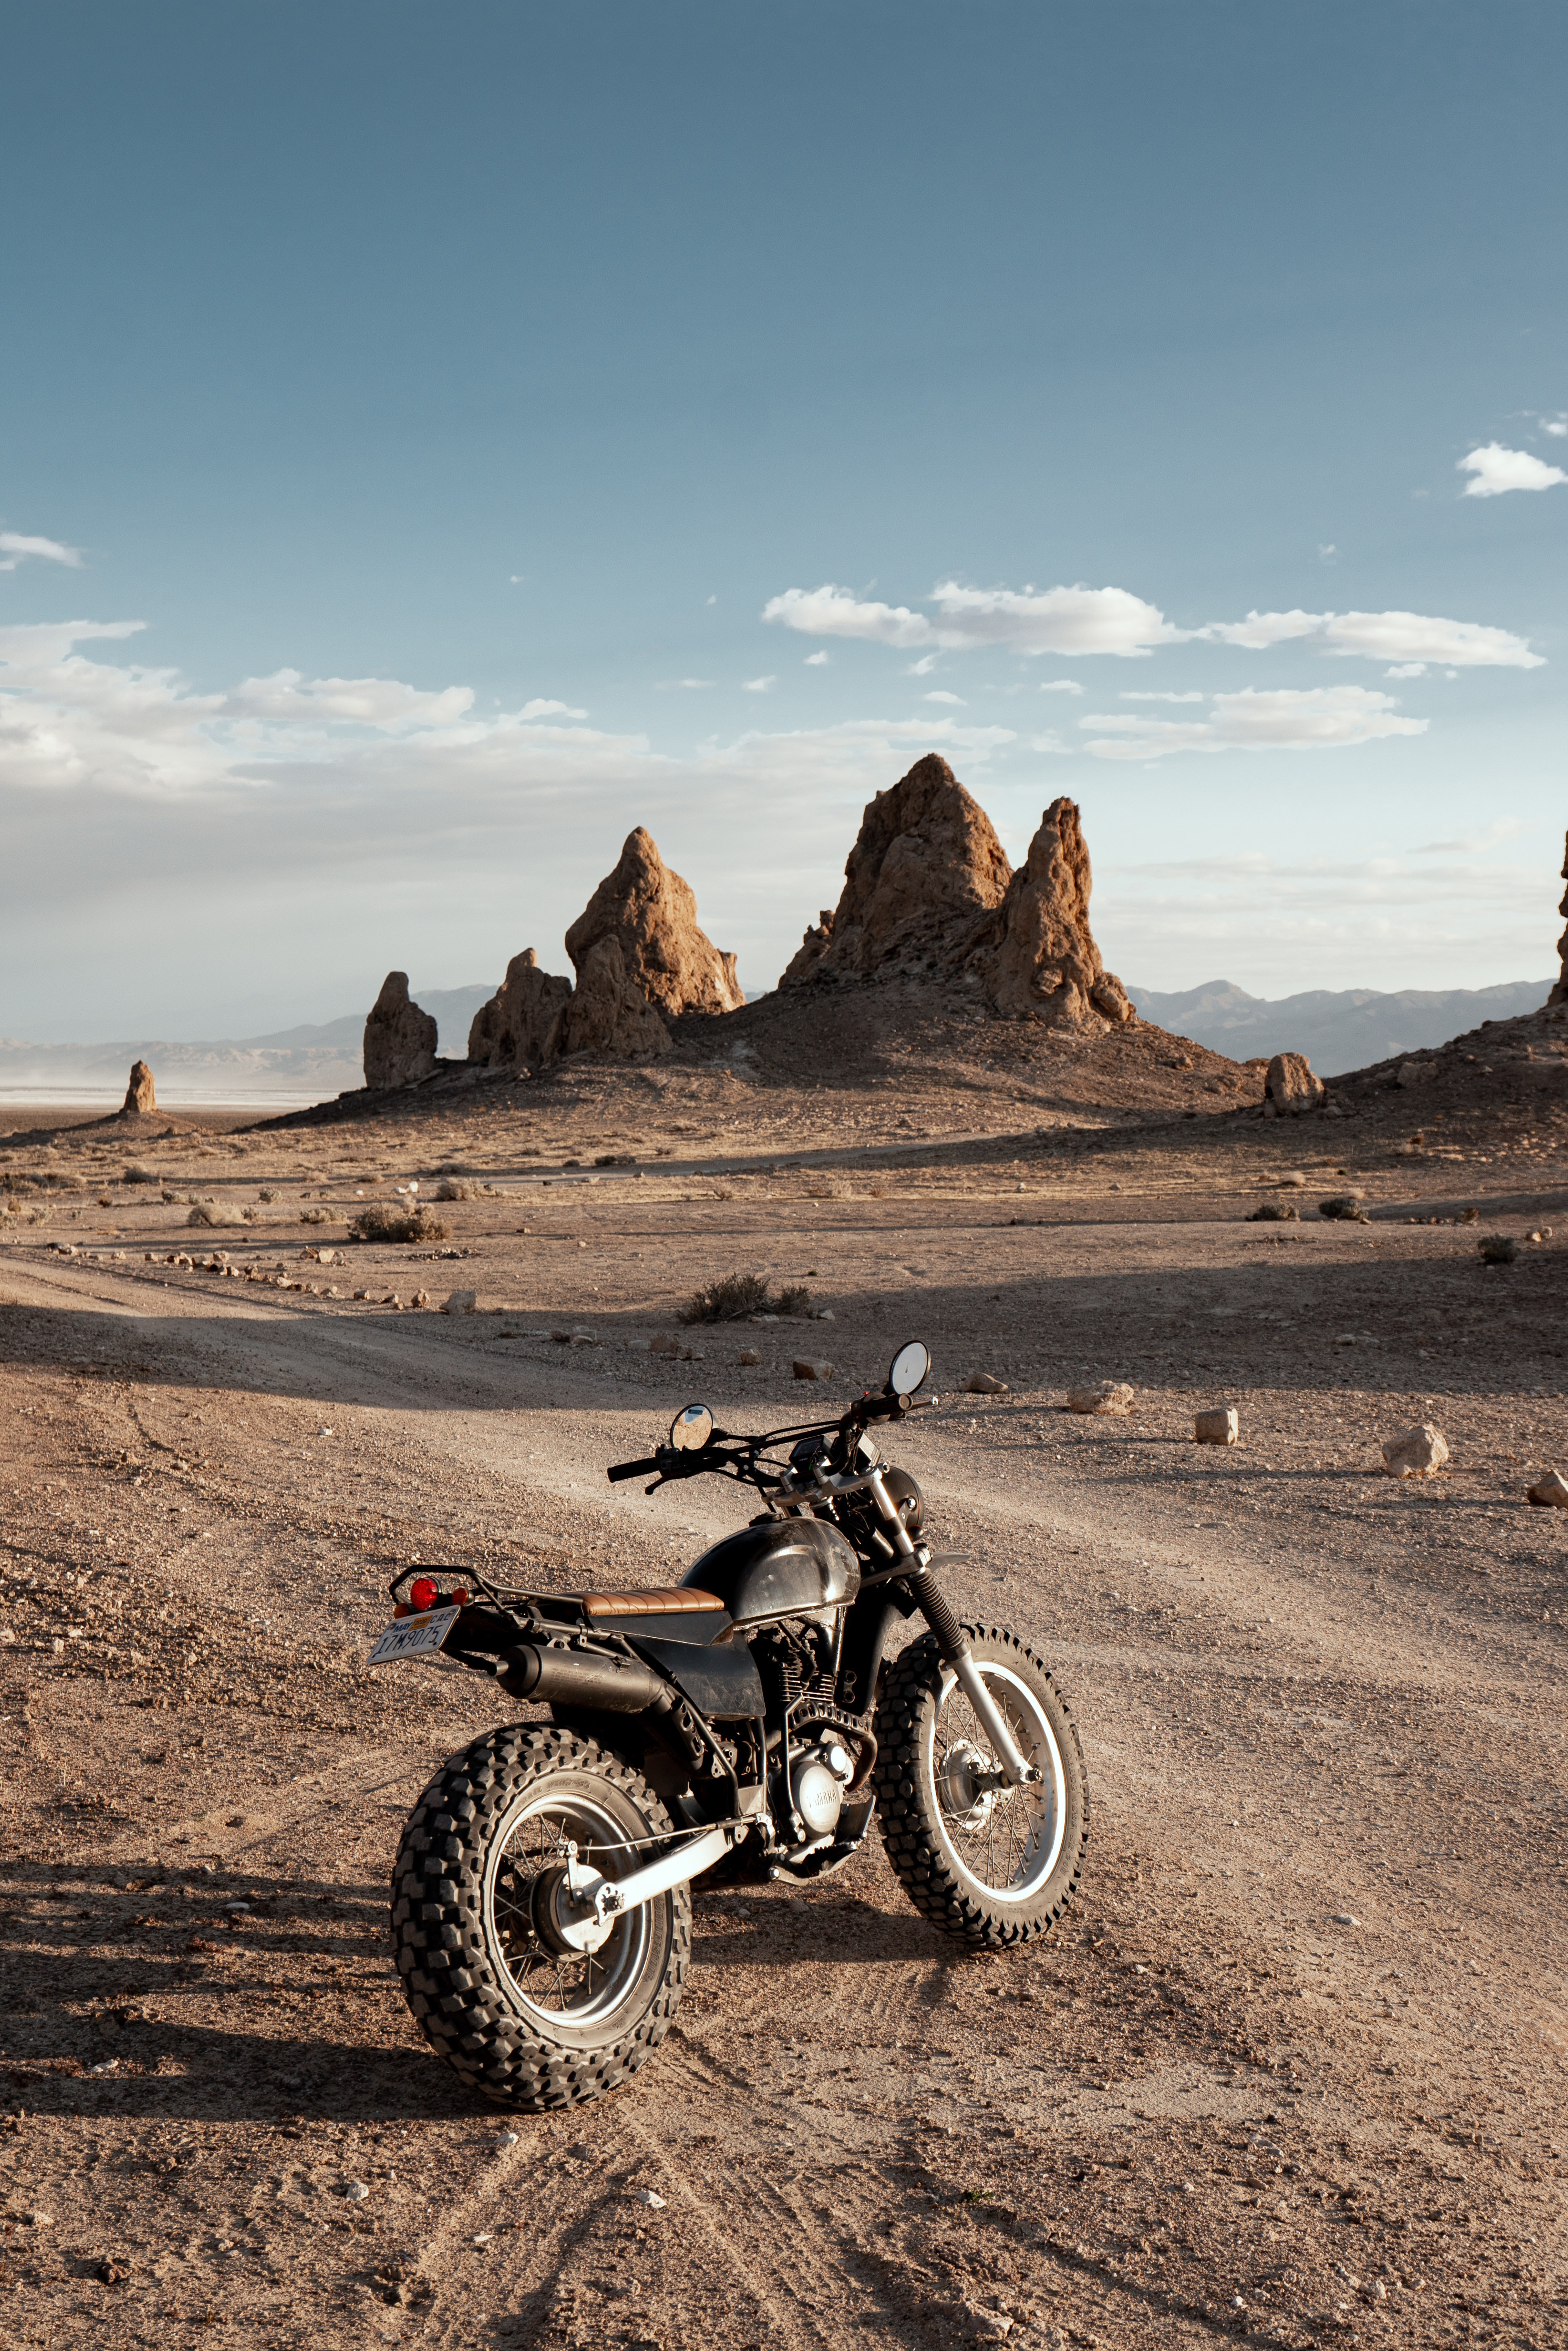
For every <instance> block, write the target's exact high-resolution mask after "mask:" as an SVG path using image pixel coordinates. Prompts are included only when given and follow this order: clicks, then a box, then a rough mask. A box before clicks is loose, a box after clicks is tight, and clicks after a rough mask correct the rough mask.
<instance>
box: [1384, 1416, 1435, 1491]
mask: <svg viewBox="0 0 1568 2351" xmlns="http://www.w3.org/2000/svg"><path fill="white" fill-rule="evenodd" d="M1447 1459H1448V1438H1447V1437H1445V1436H1444V1435H1443V1432H1442V1430H1441V1429H1440V1428H1437V1427H1436V1426H1434V1425H1433V1423H1432V1422H1431V1421H1429V1420H1424V1421H1423V1422H1422V1423H1421V1425H1420V1426H1419V1427H1418V1428H1407V1429H1406V1432H1405V1434H1404V1436H1403V1437H1390V1438H1389V1440H1388V1443H1387V1444H1386V1445H1385V1447H1384V1448H1383V1466H1384V1468H1385V1469H1386V1470H1387V1472H1388V1475H1389V1476H1390V1477H1391V1478H1433V1477H1436V1475H1437V1471H1438V1470H1439V1469H1440V1468H1442V1467H1443V1464H1444V1462H1445V1461H1447Z"/></svg>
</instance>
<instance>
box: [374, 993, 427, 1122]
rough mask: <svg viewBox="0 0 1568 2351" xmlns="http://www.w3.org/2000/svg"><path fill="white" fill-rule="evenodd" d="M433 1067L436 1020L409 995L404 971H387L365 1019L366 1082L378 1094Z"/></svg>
mask: <svg viewBox="0 0 1568 2351" xmlns="http://www.w3.org/2000/svg"><path fill="white" fill-rule="evenodd" d="M434 1068H435V1022H434V1019H433V1018H432V1016H431V1015H430V1014H429V1013H428V1012H422V1011H421V1010H420V1008H419V1007H418V1005H417V1004H415V1003H414V1002H413V998H411V997H410V995H409V992H408V974H407V972H406V971H389V972H388V974H387V976H386V977H385V979H383V980H382V992H381V994H380V995H379V996H378V997H377V998H376V1000H375V1002H374V1004H373V1005H372V1006H371V1012H370V1018H369V1019H367V1020H366V1022H365V1083H366V1085H367V1086H369V1087H370V1088H371V1091H372V1092H378V1093H379V1092H382V1091H383V1090H384V1089H385V1088H386V1087H388V1086H406V1085H410V1084H412V1083H413V1081H414V1080H415V1079H416V1078H428V1077H429V1076H430V1075H431V1073H432V1072H433V1071H434Z"/></svg>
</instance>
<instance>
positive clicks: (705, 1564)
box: [681, 1519, 861, 1632]
mask: <svg viewBox="0 0 1568 2351" xmlns="http://www.w3.org/2000/svg"><path fill="white" fill-rule="evenodd" d="M681 1582H682V1583H686V1584H692V1585H695V1587H696V1589H697V1590H698V1591H701V1592H711V1593H714V1594H715V1596H716V1598H717V1599H719V1600H722V1601H723V1603H724V1604H725V1606H726V1607H727V1609H728V1611H729V1613H730V1615H731V1616H732V1617H733V1618H734V1620H735V1623H736V1625H737V1628H738V1629H739V1630H741V1631H747V1632H748V1631H750V1630H751V1628H752V1627H753V1626H754V1625H769V1624H772V1623H773V1622H775V1620H776V1619H777V1618H779V1617H780V1616H810V1615H811V1614H814V1613H815V1612H816V1611H817V1610H818V1609H821V1608H843V1607H846V1606H847V1605H848V1604H849V1603H850V1602H851V1601H852V1599H853V1598H854V1596H855V1594H856V1593H857V1592H858V1591H859V1590H860V1583H861V1570H860V1562H859V1560H858V1559H856V1557H855V1555H854V1552H852V1550H851V1548H850V1546H849V1544H848V1543H847V1542H846V1541H844V1538H843V1536H842V1535H841V1533H840V1532H839V1531H838V1529H837V1527H834V1526H830V1525H829V1523H828V1521H827V1520H825V1519H768V1520H764V1521H763V1522H762V1523H761V1524H760V1525H758V1526H755V1527H742V1528H741V1530H740V1532H739V1533H738V1534H734V1535H726V1537H725V1539H724V1541H722V1542H716V1543H715V1544H714V1546H713V1549H712V1550H711V1551H705V1552H704V1553H703V1555H702V1557H701V1558H700V1559H699V1560H697V1561H696V1562H695V1563H694V1565H693V1566H692V1567H691V1569H690V1570H689V1571H688V1573H686V1574H685V1575H684V1576H683V1577H682V1578H681Z"/></svg>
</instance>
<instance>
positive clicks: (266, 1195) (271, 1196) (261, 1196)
mask: <svg viewBox="0 0 1568 2351" xmlns="http://www.w3.org/2000/svg"><path fill="white" fill-rule="evenodd" d="M282 1197H283V1195H282V1193H281V1192H273V1191H269V1190H267V1189H265V1188H264V1189H263V1190H261V1191H259V1192H258V1193H257V1194H256V1198H257V1199H258V1200H267V1201H269V1202H270V1201H273V1200H281V1199H282Z"/></svg>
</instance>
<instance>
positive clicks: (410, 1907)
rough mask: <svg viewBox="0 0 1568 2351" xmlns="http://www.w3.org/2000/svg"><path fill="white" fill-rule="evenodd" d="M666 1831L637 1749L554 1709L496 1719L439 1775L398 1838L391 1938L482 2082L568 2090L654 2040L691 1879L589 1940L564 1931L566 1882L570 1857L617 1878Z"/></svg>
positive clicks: (428, 2026) (615, 2074) (432, 2014)
mask: <svg viewBox="0 0 1568 2351" xmlns="http://www.w3.org/2000/svg"><path fill="white" fill-rule="evenodd" d="M671 1834H673V1827H672V1823H671V1821H670V1817H669V1814H668V1813H666V1812H665V1810H664V1805H663V1804H662V1803H661V1802H660V1801H659V1799H658V1797H657V1796H655V1795H654V1793H653V1790H652V1789H651V1788H650V1787H649V1786H648V1784H647V1782H645V1781H644V1780H643V1778H642V1776H641V1774H640V1773H639V1772H637V1771H633V1770H632V1766H631V1765H630V1764H629V1763H626V1762H624V1761H622V1758H621V1757H620V1756H618V1755H616V1754H614V1753H613V1752H612V1751H611V1750H609V1749H607V1748H602V1747H600V1746H599V1745H598V1744H597V1743H596V1742H595V1741H594V1740H589V1739H580V1738H578V1737H576V1736H574V1735H573V1734H572V1733H570V1732H569V1731H565V1730H561V1729H556V1728H554V1727H552V1726H550V1725H548V1724H545V1725H528V1724H517V1725H514V1726H513V1727H512V1728H511V1729H506V1730H497V1731H494V1732H492V1733H491V1734H490V1735H489V1737H487V1738H485V1739H479V1740H475V1742H474V1744H473V1746H472V1747H470V1748H468V1749H467V1750H465V1752H464V1753H463V1754H461V1755H458V1756H455V1757H454V1758H453V1760H452V1761H451V1762H449V1763H448V1764H446V1765H445V1766H444V1769H443V1770H442V1771H438V1772H437V1773H436V1775H435V1777H434V1780H433V1781H432V1782H431V1783H430V1785H429V1787H428V1788H426V1790H425V1792H424V1793H423V1796H422V1797H421V1798H420V1800H419V1802H418V1803H417V1804H416V1805H415V1806H414V1809H413V1813H411V1815H410V1817H409V1822H408V1825H407V1827H406V1828H405V1829H404V1831H403V1835H402V1844H401V1845H400V1847H399V1849H398V1857H397V1863H396V1865H395V1869H394V1874H393V1879H392V1939H393V1944H394V1947H395V1949H396V1954H397V1965H398V1971H399V1973H400V1975H401V1976H402V1983H403V1993H404V1997H405V1998H406V2000H407V2001H408V2004H409V2007H410V2009H411V2010H412V2011H413V2015H414V2017H415V2019H416V2020H417V2022H418V2023H419V2026H420V2029H421V2031H422V2032H423V2034H424V2036H425V2038H426V2040H428V2041H429V2042H430V2043H431V2045H432V2047H433V2048H434V2049H435V2050H436V2051H437V2052H438V2053H440V2054H441V2055H442V2056H443V2057H444V2058H445V2059H446V2061H447V2063H448V2064H450V2065H451V2066H452V2067H453V2068H454V2070H455V2072H456V2073H457V2074H459V2075H460V2076H461V2077H462V2079H463V2080H464V2081H465V2082H466V2083H468V2084H469V2085H470V2086H471V2087H473V2088H474V2089H476V2090H478V2091H481V2092H482V2093H483V2094H484V2095H485V2096H486V2097H488V2098H493V2099H495V2100H496V2101H497V2103H498V2104H503V2105H513V2106H520V2107H523V2108H526V2109H528V2110H531V2111H535V2112H538V2111H540V2110H543V2109H545V2108H547V2107H554V2106H565V2105H573V2104H576V2103H579V2102H580V2101H581V2100H584V2099H587V2098H593V2097H598V2096H599V2095H601V2093H602V2092H603V2091H605V2090H608V2089H612V2088H613V2087H614V2086H615V2085H616V2084H617V2083H618V2082H622V2081H624V2080H625V2079H626V2078H627V2076H628V2075H629V2074H633V2073H634V2072H635V2071H636V2069H637V2067H638V2066H639V2065H641V2064H643V2062H644V2060H645V2059H646V2058H647V2057H648V2056H649V2055H650V2054H651V2053H652V2052H653V2050H654V2049H655V2048H657V2046H658V2044H659V2043H660V2042H661V2041H662V2040H663V2039H664V2034H665V2033H666V2032H668V2031H669V2028H670V2022H671V2019H672V2018H673V2017H674V2012H675V2009H676V2006H677V2004H678V2002H679V2000H680V1996H681V1987H682V1985H683V1983H684V1982H685V1972H686V1964H687V1960H688V1959H689V1956H690V1952H691V1895H690V1890H689V1888H688V1887H686V1886H674V1887H672V1888H671V1889H670V1890H669V1891H668V1892H667V1893H664V1894H661V1895H656V1896H654V1898H653V1901H651V1902H647V1903H643V1904H642V1905H641V1906H640V1907H638V1908H637V1909H635V1910H631V1911H628V1912H626V1913H625V1914H624V1915H623V1916H622V1917H618V1918H617V1919H616V1920H615V1922H614V1924H613V1926H612V1928H611V1930H610V1933H609V1935H608V1936H607V1937H606V1938H605V1940H604V1941H603V1942H602V1943H601V1945H600V1947H599V1949H597V1950H596V1951H593V1952H592V1953H583V1952H580V1951H576V1950H574V1949H572V1948H571V1946H570V1943H569V1942H567V1941H566V1940H565V1939H564V1938H563V1937H562V1935H561V1932H560V1920H561V1917H562V1916H563V1915H570V1906H565V1907H564V1911H563V1907H562V1905H561V1897H562V1896H563V1895H564V1893H565V1890H566V1887H567V1871H568V1866H569V1865H570V1863H571V1862H572V1861H573V1860H575V1861H577V1862H580V1863H584V1864H586V1865H589V1866H590V1867H591V1868H593V1869H595V1870H597V1871H599V1872H601V1874H602V1875H603V1876H618V1877H624V1876H629V1875H630V1874H631V1872H632V1870H633V1869H635V1868H637V1867H639V1866H640V1865H642V1863H643V1861H645V1860H647V1859H649V1858H651V1857H652V1855H653V1853H654V1852H656V1851H657V1849H658V1848H659V1846H660V1845H661V1844H662V1843H663V1841H664V1839H665V1838H667V1837H669V1836H670V1835H671ZM574 1848H575V1850H574Z"/></svg>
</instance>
